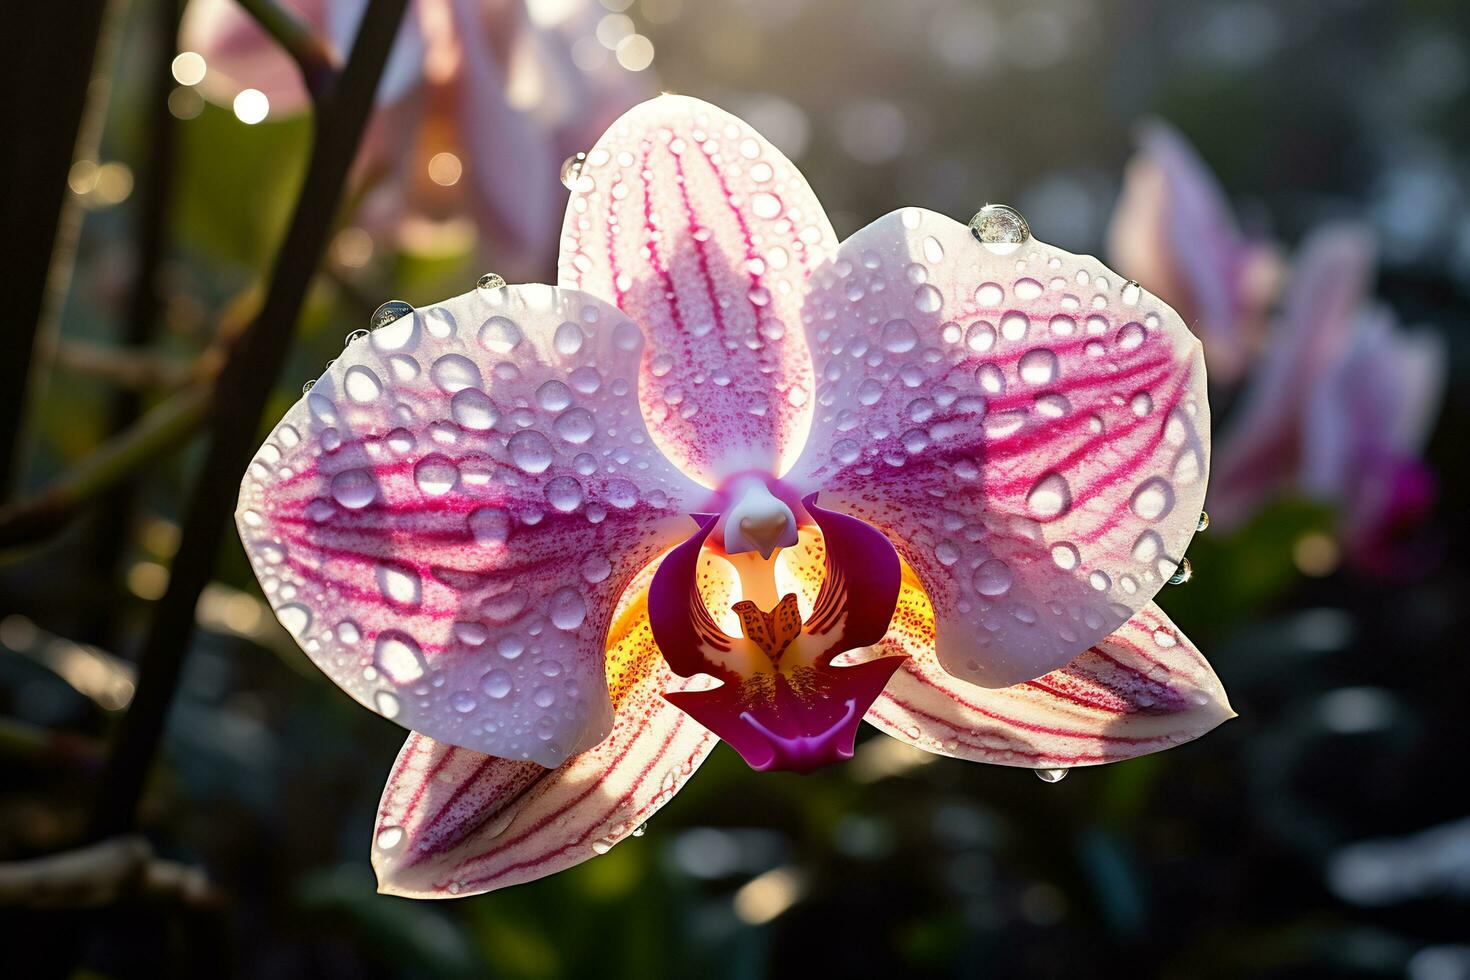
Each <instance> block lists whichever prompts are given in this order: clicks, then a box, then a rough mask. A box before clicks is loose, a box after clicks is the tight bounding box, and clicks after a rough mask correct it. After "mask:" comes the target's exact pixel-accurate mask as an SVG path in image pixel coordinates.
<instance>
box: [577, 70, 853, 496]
mask: <svg viewBox="0 0 1470 980" xmlns="http://www.w3.org/2000/svg"><path fill="white" fill-rule="evenodd" d="M835 246H836V239H835V237H834V235H833V232H832V228H831V225H830V224H829V223H828V221H827V216H826V214H825V213H824V212H823V211H822V207H821V204H820V203H819V202H818V201H817V199H816V197H815V195H813V194H812V191H811V188H809V187H808V186H807V183H806V180H805V179H804V178H803V177H802V176H801V174H800V173H799V172H797V170H796V168H795V167H794V166H793V165H792V164H791V162H790V161H788V160H787V159H786V158H785V157H784V156H782V154H781V152H780V151H779V150H777V149H776V148H775V147H773V146H772V145H771V144H769V143H768V142H766V141H765V140H764V139H763V138H762V137H761V136H760V134H759V133H757V132H755V131H754V130H753V129H751V128H750V127H749V126H747V125H745V124H744V123H743V122H741V121H740V120H738V119H736V118H735V117H734V116H731V115H729V114H728V113H725V112H723V111H721V110H720V109H717V108H715V107H714V106H711V105H707V104H705V103H703V102H699V101H697V100H695V99H689V98H683V97H679V96H667V95H666V96H663V97H661V98H657V99H654V100H652V101H651V102H645V103H644V104H642V105H640V106H637V107H635V108H633V109H632V110H630V111H629V112H628V113H626V114H625V115H624V116H623V117H622V118H621V119H619V120H618V121H617V122H616V123H614V124H613V126H612V128H611V129H609V130H608V131H607V133H606V134H605V135H604V136H603V137H602V139H601V140H599V141H598V143H597V145H596V146H595V147H593V149H592V150H591V151H590V152H589V153H588V155H587V160H586V164H585V166H584V168H583V169H582V171H581V174H580V176H579V177H578V178H577V180H576V181H575V183H574V184H573V188H572V197H571V201H570V203H569V204H568V207H567V216H566V223H565V225H564V226H563V229H562V246H561V261H560V277H561V278H560V281H561V283H562V285H565V286H571V287H575V288H577V289H585V290H587V291H589V292H594V293H597V294H598V295H600V296H603V297H605V298H606V299H608V300H609V301H611V302H614V303H615V304H616V305H617V306H618V307H619V308H621V309H622V310H623V311H624V312H626V313H627V314H628V315H629V316H631V317H632V318H633V319H634V320H636V321H637V322H638V323H639V324H640V325H641V326H642V327H643V330H644V332H645V334H646V335H647V336H648V340H649V345H648V351H647V353H646V355H645V358H644V362H643V375H642V380H643V392H642V398H643V410H644V415H645V417H646V418H647V419H648V422H649V427H650V429H651V430H652V432H653V436H654V439H655V441H656V442H657V443H658V445H659V446H660V448H662V449H663V450H664V452H665V453H667V454H668V456H669V457H670V458H671V459H673V460H674V461H675V462H677V463H678V464H679V465H680V466H682V467H683V468H684V469H685V471H686V472H688V473H690V474H691V475H694V476H696V477H698V479H700V480H701V481H702V482H704V483H706V484H708V485H710V486H715V485H717V484H718V483H720V482H721V481H722V480H723V479H724V478H726V477H728V476H730V475H732V474H734V473H738V472H742V471H747V470H758V471H761V472H775V473H780V472H782V471H784V470H785V469H786V468H787V467H788V466H789V465H790V463H791V461H792V460H793V459H795V458H796V455H797V454H798V453H799V452H800V450H801V441H802V439H803V438H804V437H805V434H806V431H807V428H808V426H809V424H810V419H811V411H812V404H811V402H812V399H811V396H812V383H813V382H812V368H811V357H810V354H809V353H808V351H807V345H806V340H805V338H804V336H803V334H802V331H801V329H800V325H801V311H802V302H803V297H804V293H805V289H804V285H803V284H804V282H805V280H806V277H807V275H808V273H809V272H810V270H811V269H813V268H815V267H816V266H817V265H819V264H821V263H822V262H824V261H826V260H827V259H828V258H829V257H830V255H831V252H832V251H833V249H834V248H835Z"/></svg>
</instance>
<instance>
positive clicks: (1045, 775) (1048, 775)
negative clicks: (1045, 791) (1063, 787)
mask: <svg viewBox="0 0 1470 980" xmlns="http://www.w3.org/2000/svg"><path fill="white" fill-rule="evenodd" d="M1036 778H1037V779H1040V780H1041V781H1042V782H1043V783H1059V782H1061V781H1062V780H1063V779H1066V778H1067V770H1066V769H1038V770H1036Z"/></svg>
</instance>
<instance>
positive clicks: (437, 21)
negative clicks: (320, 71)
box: [180, 0, 653, 274]
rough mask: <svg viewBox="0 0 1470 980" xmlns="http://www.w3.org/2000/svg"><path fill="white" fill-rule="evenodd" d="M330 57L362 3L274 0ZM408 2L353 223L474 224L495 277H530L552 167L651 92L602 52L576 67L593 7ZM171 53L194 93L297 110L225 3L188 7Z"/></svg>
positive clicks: (489, 0) (282, 57)
mask: <svg viewBox="0 0 1470 980" xmlns="http://www.w3.org/2000/svg"><path fill="white" fill-rule="evenodd" d="M281 2H282V3H283V4H285V5H287V6H289V7H290V8H291V9H292V10H293V11H295V12H296V13H297V14H299V15H300V16H301V18H302V19H303V20H304V21H305V22H306V23H307V24H308V25H309V26H310V27H311V28H312V29H313V30H314V31H316V32H317V34H318V35H319V37H320V39H321V41H322V43H323V44H324V45H326V46H327V47H328V48H329V49H332V50H336V51H345V50H347V48H349V47H350V46H351V41H352V38H353V36H354V35H355V34H356V32H357V26H358V24H359V23H360V22H361V20H362V14H363V11H364V10H366V9H367V0H281ZM536 9H537V11H538V12H539V16H532V15H531V13H530V12H529V11H528V9H527V7H526V5H525V4H524V3H523V2H521V0H413V2H412V3H411V4H410V6H409V10H408V14H407V16H406V17H405V19H404V25H403V29H402V30H401V31H400V33H399V35H398V39H397V41H396V42H395V43H394V46H393V50H392V53H391V54H390V56H389V59H388V64H387V67H386V69H385V71H384V74H383V79H382V82H381V83H380V85H379V87H378V93H377V110H376V112H375V113H374V115H373V117H372V119H371V121H370V124H369V128H368V133H367V136H366V138H365V142H364V146H363V150H362V152H361V154H360V156H359V160H358V166H357V170H358V173H359V176H360V178H361V179H362V180H364V181H366V182H367V183H368V184H369V185H370V186H371V188H372V193H371V194H370V196H369V197H368V199H367V200H366V201H365V203H364V211H363V214H362V216H361V217H360V220H363V221H365V222H366V223H367V224H369V225H370V226H387V225H388V224H389V223H390V222H392V223H397V222H399V221H401V220H404V219H408V220H410V221H412V220H413V219H427V220H428V221H429V222H442V221H445V220H447V219H450V218H455V217H461V218H462V217H464V216H466V215H468V216H470V217H472V218H473V220H474V222H475V225H476V227H477V228H478V230H479V233H480V235H481V236H482V238H483V239H484V244H485V245H487V246H493V248H494V250H495V251H496V252H497V254H500V255H501V256H502V259H501V268H502V269H503V270H504V271H506V272H517V273H520V272H525V273H527V274H530V273H533V272H534V273H535V274H541V273H540V270H542V269H543V268H545V267H546V266H547V265H549V263H550V261H551V259H552V257H553V253H554V250H555V247H556V234H555V228H556V222H555V217H556V211H557V209H559V208H560V207H561V195H562V187H561V184H560V182H559V180H558V170H557V168H558V164H559V163H560V162H561V161H562V159H563V158H565V157H566V156H568V155H570V154H571V153H573V152H575V151H576V150H579V149H582V148H584V147H585V146H586V145H587V144H588V143H589V142H590V141H591V140H593V139H595V138H596V137H597V135H598V134H599V133H601V132H602V130H603V129H604V128H605V127H606V126H607V125H608V123H610V122H611V121H612V120H613V119H615V118H616V117H617V116H618V114H619V113H621V112H622V111H623V110H625V109H626V108H628V106H630V105H632V104H634V103H635V102H637V101H639V100H640V99H643V98H646V97H647V96H648V95H649V94H651V93H652V91H653V83H652V80H651V78H650V77H649V75H650V73H648V72H634V71H628V70H626V69H624V68H622V67H620V66H619V64H618V62H617V60H616V59H615V58H613V57H612V56H611V54H610V53H608V52H606V51H602V50H601V49H599V52H600V53H601V54H602V55H603V56H604V57H601V58H599V59H597V60H596V62H593V61H591V60H590V59H587V58H585V57H584V58H582V59H581V63H580V64H579V63H577V62H575V61H574V60H573V45H574V44H575V43H576V42H577V41H579V40H585V39H589V38H591V37H592V34H593V30H594V28H595V26H596V22H597V20H598V18H599V17H601V16H602V15H603V14H605V13H606V11H605V9H604V8H602V7H601V6H600V5H599V4H597V3H594V2H591V0H566V2H563V3H560V4H557V5H546V4H542V5H540V6H539V7H537V8H536ZM180 45H181V47H182V48H183V49H185V50H193V51H197V52H199V53H200V54H201V55H203V57H204V59H205V63H206V65H207V66H208V70H207V72H206V74H205V76H204V79H203V81H202V82H201V84H200V90H201V91H202V92H203V93H204V95H205V96H206V97H207V98H209V99H211V100H213V101H216V102H221V103H224V104H229V103H230V101H231V100H233V99H234V98H235V96H236V95H237V94H238V93H239V92H240V91H241V90H242V89H244V88H246V87H250V88H255V89H258V90H260V91H261V92H263V93H264V94H265V96H266V97H267V99H268V101H269V104H270V109H271V112H272V114H274V115H286V116H289V115H293V114H296V113H299V112H301V111H303V110H304V109H305V107H306V104H307V93H306V87H305V85H304V83H303V81H302V79H301V77H300V73H299V72H298V71H297V69H296V66H295V64H293V63H292V61H291V59H290V58H289V57H288V56H287V55H286V53H285V52H284V51H283V50H282V49H281V47H280V45H279V44H277V43H276V42H275V41H273V40H272V39H271V38H270V37H268V36H267V35H266V33H265V32H264V31H263V30H262V29H261V28H260V26H259V25H258V24H257V23H256V22H255V21H254V19H252V18H251V17H250V16H249V15H248V14H246V13H245V12H244V11H243V10H242V9H241V8H240V7H239V6H237V5H236V3H235V2H234V0H191V2H190V4H189V6H188V8H187V10H186V13H185V17H184V21H183V25H182V27H181V30H180Z"/></svg>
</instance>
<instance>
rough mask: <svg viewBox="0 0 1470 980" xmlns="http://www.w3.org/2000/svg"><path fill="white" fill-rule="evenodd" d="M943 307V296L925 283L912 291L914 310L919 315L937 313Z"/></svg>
mask: <svg viewBox="0 0 1470 980" xmlns="http://www.w3.org/2000/svg"><path fill="white" fill-rule="evenodd" d="M943 305H944V295H943V294H942V293H941V292H940V291H939V290H938V289H937V288H936V287H934V286H932V285H930V284H928V283H925V284H924V285H922V286H920V287H919V288H918V289H916V290H914V309H916V310H918V311H919V312H920V313H938V312H939V309H940V307H942V306H943Z"/></svg>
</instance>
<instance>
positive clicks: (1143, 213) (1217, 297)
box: [1108, 121, 1282, 384]
mask: <svg viewBox="0 0 1470 980" xmlns="http://www.w3.org/2000/svg"><path fill="white" fill-rule="evenodd" d="M1138 143H1139V150H1138V153H1137V154H1136V155H1135V156H1134V158H1133V159H1132V161H1130V162H1129V164H1128V171H1127V176H1126V178H1125V181H1124V186H1123V194H1122V196H1121V197H1120V198H1119V199H1118V204H1117V207H1116V208H1115V209H1114V211H1113V218H1112V222H1111V224H1110V226H1109V228H1108V253H1109V258H1110V260H1111V261H1112V264H1113V265H1114V266H1115V267H1116V268H1117V269H1118V270H1119V271H1120V272H1122V273H1123V274H1124V275H1126V276H1129V277H1130V278H1132V279H1134V280H1136V281H1137V282H1138V283H1139V284H1141V285H1142V286H1143V287H1144V288H1145V289H1149V290H1152V291H1154V292H1156V293H1158V294H1159V296H1161V297H1162V298H1163V299H1164V300H1165V301H1166V302H1168V303H1169V304H1170V305H1171V306H1173V307H1174V308H1175V309H1176V310H1178V311H1179V315H1180V316H1181V317H1183V318H1184V321H1185V322H1186V323H1188V324H1189V325H1190V327H1191V329H1193V330H1194V332H1195V333H1196V334H1198V335H1199V337H1200V339H1201V340H1202V341H1204V345H1205V361H1206V363H1207V364H1208V365H1209V369H1210V377H1211V380H1213V381H1215V382H1216V383H1223V384H1229V383H1231V382H1234V381H1236V380H1238V379H1239V378H1240V376H1241V374H1242V373H1243V372H1244V371H1245V369H1246V366H1247V365H1248V364H1249V363H1250V361H1251V358H1252V357H1253V356H1254V354H1255V353H1256V350H1257V348H1258V346H1259V343H1260V339H1261V335H1262V333H1263V330H1264V323H1265V315H1266V310H1267V308H1268V306H1269V305H1270V303H1271V301H1272V299H1273V298H1274V297H1275V294H1276V292H1277V289H1278V287H1279V284H1280V281H1281V273H1282V270H1281V262H1280V257H1279V255H1278V253H1277V250H1276V248H1275V246H1274V245H1272V244H1270V243H1268V242H1263V241H1257V240H1253V239H1250V238H1248V237H1247V236H1245V235H1244V234H1242V233H1241V231H1240V228H1239V226H1238V225H1237V224H1236V221H1235V217H1234V215H1233V214H1232V213H1231V210H1230V203H1229V202H1228V201H1227V200H1226V198H1225V194H1224V192H1223V191H1222V190H1221V188H1220V185H1219V183H1218V182H1217V181H1216V180H1215V177H1214V175H1213V174H1212V173H1210V171H1209V169H1208V168H1207V167H1206V166H1205V164H1204V161H1202V160H1201V159H1200V158H1199V155H1198V154H1197V153H1195V151H1194V148H1193V147H1191V146H1190V145H1189V143H1188V142H1187V141H1186V140H1185V139H1184V137H1183V136H1182V135H1180V133H1179V132H1178V131H1176V130H1175V129H1174V128H1173V127H1171V126H1169V125H1168V124H1167V123H1164V122H1162V121H1153V122H1149V123H1146V124H1145V125H1144V126H1143V127H1142V129H1141V131H1140V134H1139V140H1138Z"/></svg>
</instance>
